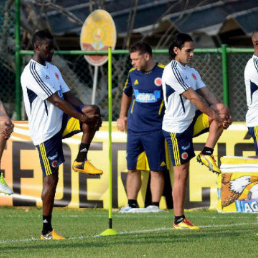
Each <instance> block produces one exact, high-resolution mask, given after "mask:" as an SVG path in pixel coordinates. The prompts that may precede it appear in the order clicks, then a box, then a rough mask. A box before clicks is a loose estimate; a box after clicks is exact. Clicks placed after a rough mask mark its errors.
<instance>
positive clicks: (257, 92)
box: [244, 30, 258, 156]
mask: <svg viewBox="0 0 258 258" xmlns="http://www.w3.org/2000/svg"><path fill="white" fill-rule="evenodd" d="M252 42H253V46H254V54H253V56H252V57H251V58H250V59H249V60H248V62H247V64H246V66H245V73H244V76H245V89H246V102H247V107H248V110H247V113H246V125H247V127H248V131H249V133H250V134H251V136H252V137H253V139H254V148H255V151H256V156H258V142H257V138H258V30H256V31H254V32H253V34H252Z"/></svg>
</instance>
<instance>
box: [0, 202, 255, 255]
mask: <svg viewBox="0 0 258 258" xmlns="http://www.w3.org/2000/svg"><path fill="white" fill-rule="evenodd" d="M186 216H187V217H188V219H190V220H191V221H192V222H193V223H194V224H196V225H198V226H201V230H199V231H189V230H188V231H186V230H183V231H182V230H174V229H173V228H172V218H173V213H172V211H169V212H162V213H145V214H144V213H141V214H121V213H119V212H113V228H114V230H116V231H117V233H118V234H117V235H115V236H99V234H100V233H101V232H103V231H104V230H105V229H107V228H108V212H107V211H105V210H101V209H80V210H70V209H61V208H60V209H58V208H55V209H54V213H53V219H52V220H53V222H52V223H53V226H54V228H55V230H56V231H57V232H58V233H59V234H61V235H63V236H65V237H67V240H65V241H40V240H39V236H40V231H41V209H37V208H9V207H1V208H0V218H1V222H0V257H24V256H25V257H257V252H258V244H257V243H258V236H256V233H258V223H257V218H256V217H257V214H237V213H227V214H220V213H217V212H216V211H208V210H195V211H189V212H186Z"/></svg>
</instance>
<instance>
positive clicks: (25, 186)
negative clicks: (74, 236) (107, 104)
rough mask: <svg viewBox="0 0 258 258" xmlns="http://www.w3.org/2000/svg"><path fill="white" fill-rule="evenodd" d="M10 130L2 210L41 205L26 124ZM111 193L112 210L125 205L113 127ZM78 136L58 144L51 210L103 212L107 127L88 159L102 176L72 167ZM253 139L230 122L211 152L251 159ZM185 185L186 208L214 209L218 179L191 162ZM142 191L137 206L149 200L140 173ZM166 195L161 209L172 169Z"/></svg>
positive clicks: (119, 142)
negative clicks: (61, 158) (60, 153)
mask: <svg viewBox="0 0 258 258" xmlns="http://www.w3.org/2000/svg"><path fill="white" fill-rule="evenodd" d="M14 124H15V128H14V132H13V134H12V136H11V138H10V139H9V140H8V142H7V146H6V149H5V151H4V154H3V158H2V169H3V170H4V172H5V179H6V181H7V183H8V185H9V186H10V187H11V188H12V189H13V190H14V194H13V195H12V196H5V195H0V205H5V206H41V205H42V203H41V198H40V196H41V190H42V172H41V168H40V163H39V158H38V153H37V151H36V149H35V147H34V146H33V144H32V142H31V138H30V136H29V130H28V123H27V122H14ZM112 127H113V129H112V130H113V131H112V157H113V158H112V159H113V160H112V166H113V167H112V176H113V177H112V178H113V181H112V184H113V188H112V193H113V200H112V202H113V208H120V207H122V206H125V205H127V197H126V191H125V183H126V176H127V169H126V133H123V132H119V131H117V129H116V122H113V124H112ZM80 138H81V134H78V135H75V136H73V137H71V138H67V139H65V140H64V141H63V149H64V154H65V163H64V164H63V165H62V166H61V167H60V169H59V182H58V186H57V192H56V196H55V206H60V207H69V208H85V207H97V208H105V209H107V208H108V205H109V195H108V188H109V185H108V182H109V171H108V167H109V160H108V159H109V158H108V157H109V156H108V123H107V122H104V123H103V126H102V127H101V129H100V131H98V132H97V133H96V135H95V137H94V140H93V142H92V144H91V147H90V151H89V153H88V158H89V160H91V162H92V163H93V164H94V165H95V166H96V167H98V168H100V169H102V170H103V171H104V173H103V175H101V176H99V175H87V174H82V173H77V172H74V171H73V170H72V169H71V165H72V162H73V160H74V159H75V158H76V156H77V152H78V148H79V144H80ZM206 138H207V134H204V135H201V136H199V137H197V138H194V148H195V151H196V154H198V153H199V152H200V151H201V150H202V148H203V146H204V144H205V141H206ZM254 155H255V151H254V147H253V143H252V139H250V136H248V135H247V129H246V127H245V126H244V123H239V124H233V125H231V126H230V128H229V129H228V130H226V131H224V133H223V134H222V136H221V138H220V140H219V142H218V144H217V145H216V147H215V150H214V156H215V158H216V159H217V160H218V161H219V159H220V157H222V156H254ZM190 164H191V165H190V174H189V183H188V186H187V193H186V202H185V207H186V209H192V208H202V207H208V208H214V209H215V208H216V207H217V199H218V198H217V188H218V185H217V175H215V174H214V173H212V172H210V171H209V170H208V169H207V168H206V167H204V166H201V165H200V164H199V163H197V161H196V159H195V158H194V159H192V161H191V163H190ZM141 173H142V187H141V190H140V193H139V195H138V203H139V205H140V207H144V206H145V204H146V200H148V199H150V190H149V173H148V171H142V172H141ZM165 180H166V189H165V196H163V197H162V199H161V203H160V208H163V209H165V208H172V203H171V185H172V184H173V171H172V170H170V171H169V173H168V175H166V179H165Z"/></svg>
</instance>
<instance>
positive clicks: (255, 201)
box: [217, 157, 258, 212]
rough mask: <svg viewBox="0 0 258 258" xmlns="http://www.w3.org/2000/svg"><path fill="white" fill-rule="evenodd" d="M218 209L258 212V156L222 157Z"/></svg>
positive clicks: (222, 210) (223, 210)
mask: <svg viewBox="0 0 258 258" xmlns="http://www.w3.org/2000/svg"><path fill="white" fill-rule="evenodd" d="M221 163H222V164H221V167H220V168H221V171H222V174H221V175H220V176H219V177H218V204H217V205H218V206H217V207H218V211H221V212H258V158H244V157H222V158H221Z"/></svg>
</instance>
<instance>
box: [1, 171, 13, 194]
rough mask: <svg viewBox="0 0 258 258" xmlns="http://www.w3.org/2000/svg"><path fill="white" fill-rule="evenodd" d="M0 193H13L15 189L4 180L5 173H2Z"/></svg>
mask: <svg viewBox="0 0 258 258" xmlns="http://www.w3.org/2000/svg"><path fill="white" fill-rule="evenodd" d="M0 193H4V194H9V195H11V194H13V190H12V189H11V188H10V187H9V186H8V185H7V183H6V182H5V180H4V175H3V173H1V176H0Z"/></svg>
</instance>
